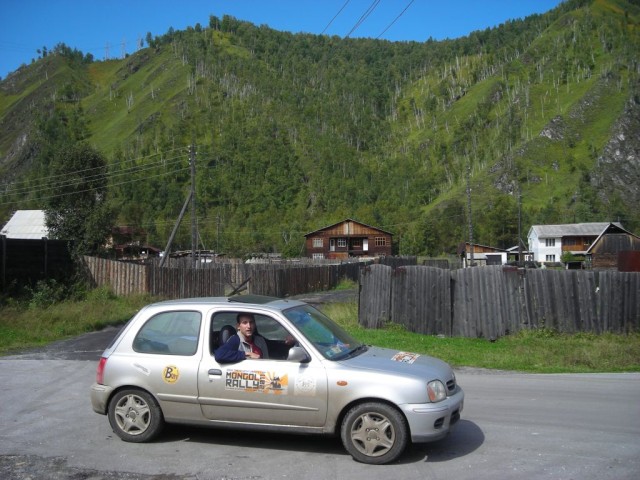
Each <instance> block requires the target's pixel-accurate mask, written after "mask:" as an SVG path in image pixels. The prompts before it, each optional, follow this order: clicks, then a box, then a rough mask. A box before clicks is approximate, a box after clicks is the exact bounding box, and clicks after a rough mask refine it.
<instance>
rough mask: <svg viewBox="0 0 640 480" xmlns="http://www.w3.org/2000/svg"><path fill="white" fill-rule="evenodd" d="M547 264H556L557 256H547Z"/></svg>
mask: <svg viewBox="0 0 640 480" xmlns="http://www.w3.org/2000/svg"><path fill="white" fill-rule="evenodd" d="M545 261H546V262H555V261H556V256H555V255H547V257H546V259H545Z"/></svg>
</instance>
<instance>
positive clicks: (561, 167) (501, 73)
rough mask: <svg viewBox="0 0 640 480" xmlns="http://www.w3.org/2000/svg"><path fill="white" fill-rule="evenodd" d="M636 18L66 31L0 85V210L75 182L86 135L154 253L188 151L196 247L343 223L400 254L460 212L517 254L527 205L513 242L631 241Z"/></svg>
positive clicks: (462, 220)
mask: <svg viewBox="0 0 640 480" xmlns="http://www.w3.org/2000/svg"><path fill="white" fill-rule="evenodd" d="M639 27H640V2H638V1H635V0H634V1H630V0H627V1H625V0H590V1H587V0H569V1H566V2H564V3H562V4H560V6H558V7H557V8H556V9H554V10H552V11H550V12H548V13H546V14H544V15H534V16H532V17H529V18H526V19H524V20H519V21H512V22H508V23H506V24H503V25H500V26H499V27H496V28H492V29H487V30H485V31H478V32H474V33H472V34H471V35H469V36H467V37H464V38H461V39H457V40H448V41H443V42H436V41H431V40H430V41H427V42H425V43H417V42H388V41H382V40H372V39H350V38H348V39H342V38H339V37H328V36H318V35H309V34H290V33H283V32H278V31H275V30H272V29H269V28H267V27H265V26H260V27H258V26H254V25H252V24H250V23H247V22H243V21H238V20H236V19H234V18H232V17H224V18H222V19H219V18H216V17H213V16H212V17H210V21H209V25H208V26H206V27H203V26H201V25H199V24H198V25H195V26H194V27H193V28H188V29H187V30H186V31H174V30H173V29H170V30H169V31H168V32H167V33H166V34H164V35H161V36H156V37H154V36H152V35H151V34H149V35H147V47H146V48H142V49H140V50H138V51H137V52H136V53H135V54H132V55H130V56H128V57H127V58H125V59H120V60H108V61H100V62H95V61H93V59H92V58H87V57H86V56H83V55H82V53H81V52H77V51H75V50H73V51H72V50H70V49H69V48H68V47H66V46H65V45H58V46H56V47H54V48H53V49H52V50H51V51H50V52H47V55H46V56H42V57H40V58H38V59H37V60H35V61H34V62H33V63H32V64H30V65H28V66H23V67H21V68H20V69H19V70H17V71H16V72H14V73H12V74H11V75H9V76H8V77H7V78H5V79H4V80H3V81H2V82H0V175H1V176H2V180H1V181H0V222H1V221H6V219H7V218H8V217H9V215H10V214H11V212H12V211H13V210H15V209H25V208H45V207H46V206H47V205H49V204H50V203H51V201H52V198H58V196H59V195H62V194H64V193H68V191H69V188H68V184H65V183H64V182H62V181H61V179H64V178H65V176H64V174H60V173H59V172H60V168H59V165H58V166H56V165H55V163H56V162H60V161H62V160H60V158H61V155H60V154H59V152H60V151H64V148H68V146H69V144H74V143H78V142H84V143H83V145H84V144H90V145H91V146H92V147H93V148H94V149H95V150H97V151H98V152H100V153H101V154H102V155H103V156H104V158H105V159H106V163H107V166H108V167H107V169H106V170H100V173H101V175H102V177H101V178H104V181H106V182H108V185H107V186H108V189H107V193H106V198H107V201H108V204H109V208H110V209H111V211H113V212H115V216H114V217H113V221H114V222H115V224H117V225H130V226H135V227H141V228H143V229H144V230H145V231H146V232H147V234H148V238H147V239H146V240H147V241H148V243H150V244H155V245H157V246H160V247H163V246H164V244H165V243H166V241H167V238H168V237H169V234H170V232H171V230H172V228H173V225H174V222H175V220H176V218H177V216H178V214H179V212H180V210H181V208H182V206H183V204H184V201H185V198H186V196H187V194H188V192H189V188H190V167H189V150H188V147H189V145H190V144H192V143H194V144H195V145H196V151H197V153H196V155H195V159H196V160H195V165H196V178H197V182H196V198H197V213H198V215H197V218H198V231H199V234H200V240H201V242H202V245H203V246H204V247H205V248H208V249H215V250H218V251H222V252H226V253H229V254H244V253H248V252H257V251H278V252H282V253H285V254H287V255H298V254H299V253H300V251H301V248H302V245H303V240H304V238H303V235H304V234H305V233H307V232H309V231H312V230H315V229H317V228H320V227H323V226H326V225H328V224H331V223H334V222H337V221H340V220H342V219H344V218H346V217H351V218H354V219H356V220H358V221H361V222H364V223H368V224H372V225H375V226H377V227H380V228H383V229H385V230H388V231H391V232H393V233H394V234H395V235H396V240H397V241H399V253H401V254H429V255H439V254H441V253H453V252H454V251H455V246H456V245H457V244H458V243H459V242H462V241H465V240H468V239H469V232H470V230H471V228H470V226H471V227H472V231H473V240H474V242H477V243H483V244H489V245H494V246H499V247H510V246H513V245H515V244H516V241H517V233H518V217H519V212H520V215H521V225H522V235H523V237H526V233H527V230H528V228H529V226H530V225H532V224H539V223H570V222H589V221H609V220H611V221H621V222H622V223H623V225H624V226H625V227H626V228H627V229H629V230H631V231H633V232H634V233H639V232H640V138H639V137H640V135H639V132H640V89H639V87H640V83H639V78H640V62H639V53H638V52H640V33H639V32H640V31H639ZM63 171H64V170H63ZM52 172H58V173H56V175H55V176H54V175H53V174H52ZM76 173H77V172H76ZM95 173H96V172H94V171H92V170H88V169H87V171H86V172H84V173H82V175H81V176H84V178H85V180H86V181H87V182H89V183H90V181H92V180H95V177H92V175H95ZM85 193H86V192H85ZM184 223H185V225H184V226H183V227H182V228H181V229H180V231H179V232H178V236H177V240H176V241H177V243H178V248H180V247H184V248H190V245H191V237H190V231H189V225H188V223H189V222H188V221H187V222H184Z"/></svg>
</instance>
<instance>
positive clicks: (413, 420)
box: [400, 388, 464, 443]
mask: <svg viewBox="0 0 640 480" xmlns="http://www.w3.org/2000/svg"><path fill="white" fill-rule="evenodd" d="M400 407H401V408H402V411H403V413H404V416H405V417H406V419H407V422H408V423H409V429H410V431H411V441H412V442H414V443H425V442H433V441H436V440H440V439H441V438H444V437H446V436H447V434H448V433H449V432H450V431H451V430H452V428H453V426H454V425H455V424H456V422H457V421H458V420H460V414H461V413H462V408H463V407H464V392H463V391H462V389H461V388H458V391H457V392H456V393H455V394H454V395H451V396H450V397H447V398H446V400H443V401H442V402H438V403H411V404H404V405H400Z"/></svg>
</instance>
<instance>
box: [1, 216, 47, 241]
mask: <svg viewBox="0 0 640 480" xmlns="http://www.w3.org/2000/svg"><path fill="white" fill-rule="evenodd" d="M0 234H2V235H6V237H7V238H21V239H41V238H42V237H47V236H48V235H49V230H48V229H47V226H46V223H45V219H44V210H18V211H16V213H14V214H13V216H12V217H11V219H10V220H9V221H8V222H7V223H6V225H5V226H4V227H2V230H0Z"/></svg>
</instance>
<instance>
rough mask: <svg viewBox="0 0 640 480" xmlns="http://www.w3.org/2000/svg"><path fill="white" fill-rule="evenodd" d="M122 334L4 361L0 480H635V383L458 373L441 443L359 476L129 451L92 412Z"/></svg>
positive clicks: (342, 463) (203, 434)
mask: <svg viewBox="0 0 640 480" xmlns="http://www.w3.org/2000/svg"><path fill="white" fill-rule="evenodd" d="M116 331H117V329H108V330H106V331H104V332H98V333H93V334H88V335H85V336H83V337H80V338H78V339H74V340H71V341H67V342H62V343H59V344H57V345H53V346H51V347H48V348H47V349H44V350H38V351H31V352H24V353H22V354H20V355H14V356H10V357H3V358H0V385H1V388H0V478H3V479H8V480H14V479H16V480H17V479H21V480H22V479H28V478H29V479H40V478H45V479H85V478H90V479H92V480H100V479H113V480H120V479H132V478H134V479H149V480H173V479H286V478H292V479H298V478H305V479H309V480H315V479H322V480H326V479H328V478H331V479H360V478H363V479H364V478H367V479H384V480H388V479H390V478H391V479H393V480H402V479H412V480H413V479H416V478H422V479H441V478H447V479H456V480H459V479H474V480H483V479H491V480H495V479H496V478H498V479H502V478H506V479H537V478H540V479H581V480H582V479H586V480H588V479H598V480H602V479H627V478H628V479H632V478H633V479H636V478H638V475H639V473H640V400H638V399H640V374H602V375H526V374H514V373H507V372H491V371H483V370H472V369H461V370H458V371H457V376H458V380H459V382H460V384H461V385H462V386H463V388H464V389H465V392H466V403H465V410H464V412H463V415H462V420H461V421H460V423H459V424H458V427H457V429H456V430H455V431H454V432H453V433H452V434H451V435H450V436H449V437H448V438H447V439H445V440H442V441H440V442H437V443H434V444H430V445H416V446H412V447H411V448H410V449H409V451H408V452H407V453H406V454H405V455H404V456H403V457H401V459H400V461H398V462H397V463H394V464H392V465H386V466H381V467H375V466H369V465H362V464H359V463H356V462H354V461H353V460H352V459H351V457H350V456H348V455H347V454H346V453H345V452H344V450H343V448H342V446H341V444H340V441H339V440H338V439H336V438H326V437H312V436H287V435H276V436H273V435H266V434H247V433H242V434H240V433H235V432H229V431H221V430H213V429H196V428H175V427H174V428H169V429H168V430H166V431H165V433H164V434H163V435H162V436H161V438H160V439H159V440H158V441H156V442H154V443H151V444H143V445H138V444H128V443H125V442H122V441H120V440H119V439H118V438H117V437H116V436H115V435H114V434H113V432H112V431H111V430H110V428H109V425H108V421H107V419H106V417H103V416H100V415H97V414H94V413H93V411H92V410H91V406H90V402H89V386H90V384H91V383H92V382H93V378H94V372H95V367H96V361H95V360H96V359H97V358H98V356H99V354H100V353H101V351H102V349H103V348H104V347H105V345H106V344H107V343H108V341H109V340H110V338H112V337H113V335H114V334H115V333H116Z"/></svg>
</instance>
